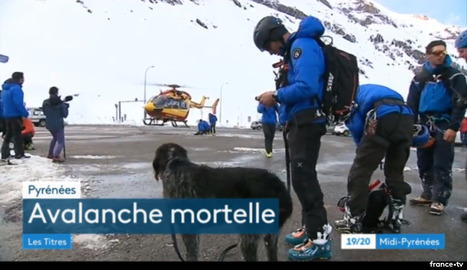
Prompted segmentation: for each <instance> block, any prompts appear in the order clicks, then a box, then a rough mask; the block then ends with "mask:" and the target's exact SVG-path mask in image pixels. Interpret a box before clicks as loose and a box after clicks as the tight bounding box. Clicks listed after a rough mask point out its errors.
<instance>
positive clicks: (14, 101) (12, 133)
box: [2, 72, 30, 160]
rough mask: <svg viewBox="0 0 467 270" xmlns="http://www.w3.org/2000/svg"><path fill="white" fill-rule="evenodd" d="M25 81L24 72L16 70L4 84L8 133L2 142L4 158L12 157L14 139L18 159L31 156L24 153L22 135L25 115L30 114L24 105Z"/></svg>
mask: <svg viewBox="0 0 467 270" xmlns="http://www.w3.org/2000/svg"><path fill="white" fill-rule="evenodd" d="M23 83H24V74H23V73H22V72H14V73H13V75H12V76H11V78H10V79H8V80H6V81H5V83H4V84H3V85H2V106H3V117H4V119H5V126H6V134H5V137H4V138H3V144H2V160H6V159H8V158H9V157H10V146H9V143H10V141H13V143H14V145H15V158H16V159H22V158H30V156H26V155H25V154H24V144H23V138H22V137H21V130H22V128H23V117H28V116H29V113H28V111H27V110H26V108H25V107H24V93H23V88H22V86H23Z"/></svg>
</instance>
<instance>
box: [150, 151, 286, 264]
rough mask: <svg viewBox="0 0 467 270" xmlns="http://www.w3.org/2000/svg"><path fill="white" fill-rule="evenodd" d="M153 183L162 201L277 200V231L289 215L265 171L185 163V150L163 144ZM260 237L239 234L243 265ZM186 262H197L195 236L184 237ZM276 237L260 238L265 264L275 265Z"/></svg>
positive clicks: (280, 190)
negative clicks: (158, 187) (157, 182)
mask: <svg viewBox="0 0 467 270" xmlns="http://www.w3.org/2000/svg"><path fill="white" fill-rule="evenodd" d="M152 166H153V168H154V173H155V178H156V180H159V179H162V185H163V195H164V198H172V199H182V198H239V199H248V198H277V199H278V200H279V220H278V223H279V230H280V228H282V226H283V225H284V223H285V221H286V220H287V219H288V218H289V217H290V215H291V214H292V205H293V204H292V199H291V197H290V194H289V193H288V192H287V189H286V187H285V185H284V183H283V182H282V181H281V180H280V179H279V178H278V177H277V176H276V175H274V174H272V173H270V172H268V171H267V170H265V169H258V168H246V167H225V168H212V167H208V166H205V165H198V164H195V163H193V162H191V161H190V160H189V159H188V156H187V151H186V150H185V148H183V147H182V146H180V145H178V144H174V143H166V144H163V145H161V146H159V147H158V148H157V150H156V156H155V158H154V161H153V163H152ZM259 238H260V235H258V234H240V245H239V246H240V249H241V253H242V255H243V258H244V259H245V260H246V261H257V260H258V257H257V249H258V242H259ZM182 239H183V242H184V244H185V247H186V254H187V260H189V261H197V260H198V253H199V235H196V234H189V235H187V234H184V235H182ZM277 240H278V235H277V234H266V235H264V245H265V247H266V252H267V258H268V260H269V261H277Z"/></svg>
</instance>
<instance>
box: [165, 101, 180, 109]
mask: <svg viewBox="0 0 467 270" xmlns="http://www.w3.org/2000/svg"><path fill="white" fill-rule="evenodd" d="M166 106H167V107H169V108H172V109H178V101H177V100H175V99H169V100H168V101H167V104H166Z"/></svg>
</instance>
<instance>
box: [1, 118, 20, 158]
mask: <svg viewBox="0 0 467 270" xmlns="http://www.w3.org/2000/svg"><path fill="white" fill-rule="evenodd" d="M5 126H6V134H5V138H3V144H2V159H6V158H8V157H9V156H10V146H9V144H10V142H13V143H14V145H15V156H16V157H21V156H23V155H24V144H23V138H22V137H21V130H22V128H23V118H22V117H16V118H5Z"/></svg>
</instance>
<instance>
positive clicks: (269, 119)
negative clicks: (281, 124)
mask: <svg viewBox="0 0 467 270" xmlns="http://www.w3.org/2000/svg"><path fill="white" fill-rule="evenodd" d="M278 112H279V105H277V104H276V106H274V107H269V108H268V107H265V106H264V105H263V104H261V103H259V104H258V113H261V114H262V116H261V121H262V123H263V124H272V125H275V124H276V123H277V114H276V113H278Z"/></svg>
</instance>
